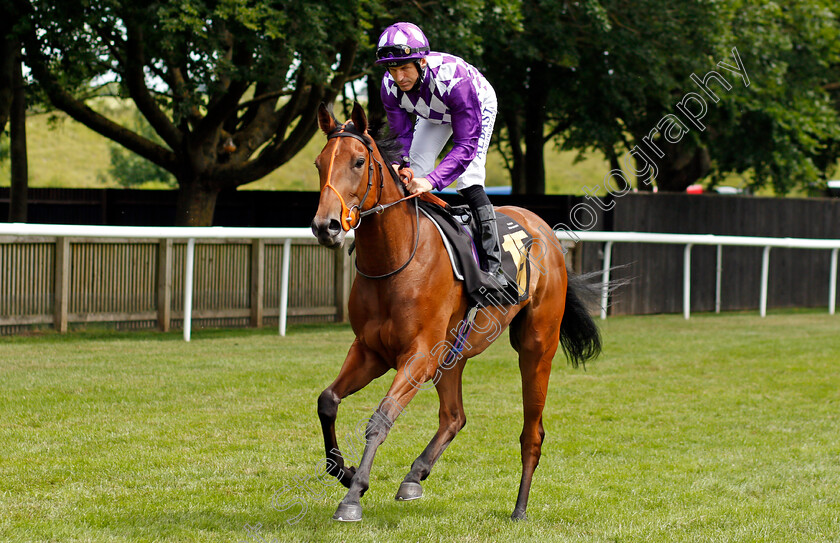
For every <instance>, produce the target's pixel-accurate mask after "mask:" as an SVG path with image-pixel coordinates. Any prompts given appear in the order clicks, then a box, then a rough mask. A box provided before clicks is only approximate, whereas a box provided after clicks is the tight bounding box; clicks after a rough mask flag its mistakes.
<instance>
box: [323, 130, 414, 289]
mask: <svg viewBox="0 0 840 543" xmlns="http://www.w3.org/2000/svg"><path fill="white" fill-rule="evenodd" d="M348 124H349V121H348V122H346V123H344V124H340V125H338V126H336V128H335V130H333V131H332V132H330V134H329V135H328V136H327V140H328V141H329V140H331V139H336V138H348V137H349V138H355V139H357V140H359V141H360V142H362V144H363V145H364V146H365V148H366V149H367V152H368V160H367V163H368V182H367V189H365V194H364V196H362V200H361V201H360V202H359V203H358V204H353V205H352V206H351V207H347V203H346V202H345V201H344V198H343V197H342V196H341V193H339V192H338V190H337V189H336V188H335V187H334V186H333V184H332V183H331V182H330V179H331V178H332V167H333V162H334V161H335V157H336V155H337V154H338V141H336V143H335V147H334V148H333V152H332V155H331V156H330V165H329V169H328V170H327V182H326V183H325V184H324V187H329V188H330V189H331V190H332V191H333V192H334V193H335V195H336V196H338V201H339V203H341V228H342V229H343V230H344V231H345V232H347V231H349V230H356V229H357V228H358V227H359V226H361V224H362V218H363V217H367V216H368V215H371V214H373V213H382V212H383V211H385V210H386V209H388V208H389V207H391V206H394V205H397V204H399V203H401V202H404V201H406V200H410V199H412V198H415V197H417V196H420V193H416V194H410V195H408V196H405V197H403V198H400V199H399V200H396V201H394V202H391V203H388V204H380V203H379V202H380V200H381V199H382V192H383V190H384V188H385V175H384V173H383V172H382V163H381V162H379V161H378V160H377V159H376V156H375V155H374V153H373V145H372V144H371V143H370V141H369V140H368V139H367V138H365V136H364V135H363V134H361V133H358V132H354V131H350V130H349V127H348ZM374 164H376V167H377V169H378V171H379V195H378V196H377V198H376V203H375V204H374V205H373V207H371V208H370V209H366V210H363V209H362V207H363V206H364V205H365V201H366V200H367V198H368V195H369V194H370V189H371V188H373V165H374ZM388 173H390V174H391V177H393V178H394V179H395V180H397V176H396V174H395V173H394V171H393V170H392V169H391V168H390V166H389V167H388ZM354 210H355V211H356V217H358V220H357V221H356V224H351V223H350V221H351V220H353V211H354ZM419 213H420V212H419V207H418V206H417V203H416V202H415V204H414V215H415V217H414V230H415V232H416V236H415V238H414V249H413V250H412V251H411V256H409V257H408V260H406V261H405V263H404V264H403V265H402V266H400V267H399V268H397V269H396V270H394V271H391V272H388V273H385V274H382V275H367V274H366V273H364V272H363V271H362V270H360V269H359V263H358V261H357V262H356V271H357V272H358V273H359V275H361V276H362V277H365V278H367V279H385V278H386V277H390V276H392V275H396V274H398V273H399V272H401V271H403V270H404V269H405V268H406V266H408V264H409V263H410V262H411V261H412V260H413V259H414V255H415V254H416V253H417V246H418V245H419V242H420V216H419Z"/></svg>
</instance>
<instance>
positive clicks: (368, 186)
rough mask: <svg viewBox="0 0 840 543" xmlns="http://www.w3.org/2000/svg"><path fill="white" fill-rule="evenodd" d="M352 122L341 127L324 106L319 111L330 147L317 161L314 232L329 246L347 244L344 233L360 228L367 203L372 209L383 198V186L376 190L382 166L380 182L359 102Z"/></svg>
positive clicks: (322, 152)
mask: <svg viewBox="0 0 840 543" xmlns="http://www.w3.org/2000/svg"><path fill="white" fill-rule="evenodd" d="M351 121H352V123H353V124H352V125H350V124H349V123H344V124H339V123H338V121H337V120H336V119H335V117H334V116H333V114H332V113H331V112H330V111H329V110H328V109H327V107H326V106H325V105H324V104H321V106H320V107H319V108H318V125H319V126H320V127H321V130H323V131H324V133H325V134H326V135H327V144H326V145H325V146H324V148H323V149H322V150H321V153H320V154H319V155H318V158H316V159H315V166H316V167H317V168H318V173H319V175H320V178H321V197H320V200H319V202H318V211H317V212H316V213H315V218H314V219H312V232H313V233H314V234H315V236H317V238H318V242H319V243H320V244H321V245H324V246H326V247H338V246H340V245H341V244H342V243H344V236H345V234H346V233H347V232H348V231H349V230H350V229H351V228H356V227H357V226H358V225H359V222H360V221H361V216H360V212H361V211H362V210H363V207H364V206H365V203H367V204H368V206H369V207H370V206H372V205H373V203H374V202H378V200H379V198H380V196H381V186H380V187H378V190H377V188H375V187H373V177H374V170H373V168H374V162H376V163H377V164H379V167H380V182H381V173H382V172H381V162H379V159H378V158H377V155H378V151H377V150H376V148H375V146H374V143H373V139H372V138H371V137H370V136H368V134H367V129H368V123H367V117H366V116H365V112H364V110H363V109H362V107H361V106H360V105H359V104H358V103H357V104H355V105H354V106H353V113H352V116H351ZM372 192H374V193H376V194H371V193H372Z"/></svg>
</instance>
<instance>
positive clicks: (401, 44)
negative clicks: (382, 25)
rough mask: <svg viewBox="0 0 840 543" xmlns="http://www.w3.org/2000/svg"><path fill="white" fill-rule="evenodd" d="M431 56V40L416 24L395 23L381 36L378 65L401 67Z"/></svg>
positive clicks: (377, 50) (377, 53) (377, 49)
mask: <svg viewBox="0 0 840 543" xmlns="http://www.w3.org/2000/svg"><path fill="white" fill-rule="evenodd" d="M428 54H429V40H428V39H426V35H425V34H423V31H422V30H420V27H418V26H417V25H415V24H412V23H394V24H392V25H391V26H389V27H388V28H386V29H385V31H384V32H382V34H381V35H380V36H379V43H377V45H376V63H377V64H384V65H386V66H399V65H400V64H405V63H406V62H410V61H412V60H413V61H415V62H416V61H418V60H420V59H421V58H423V57H425V56H426V55H428Z"/></svg>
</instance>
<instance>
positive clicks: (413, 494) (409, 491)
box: [395, 481, 423, 501]
mask: <svg viewBox="0 0 840 543" xmlns="http://www.w3.org/2000/svg"><path fill="white" fill-rule="evenodd" d="M422 497H423V487H422V486H420V483H407V482H405V481H403V482H402V483H401V484H400V489H399V490H397V496H396V498H395V499H397V500H400V501H408V500H418V499H420V498H422Z"/></svg>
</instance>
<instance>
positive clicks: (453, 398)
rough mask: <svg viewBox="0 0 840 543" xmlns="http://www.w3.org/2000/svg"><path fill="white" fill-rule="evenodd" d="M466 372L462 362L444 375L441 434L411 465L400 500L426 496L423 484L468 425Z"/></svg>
mask: <svg viewBox="0 0 840 543" xmlns="http://www.w3.org/2000/svg"><path fill="white" fill-rule="evenodd" d="M463 371H464V361H459V362H458V363H457V364H456V365H455V366H454V367H452V369H449V370H446V371H443V373H442V375H441V378H440V380H438V382H437V384H436V385H435V387H436V388H437V393H438V399H439V400H440V409H439V411H438V418H439V421H440V422H439V426H438V431H437V433H436V434H435V435H434V437H433V438H432V440H431V441H430V442H429V444H428V445H427V446H426V448H425V449H424V450H423V452H422V453H421V454H420V456H418V457H417V460H415V461H414V463H413V464H411V471H409V472H408V475H406V476H405V479H404V480H403V482H402V483H401V484H400V489H399V490H398V491H397V495H396V499H397V500H415V499H417V498H420V497H422V496H423V488H422V487H421V486H420V481H424V480H425V479H426V477H428V476H429V473H430V472H431V471H432V466H434V465H435V462H437V460H438V458H440V455H441V454H443V451H445V450H446V447H447V446H448V445H449V443H450V442H452V440H453V439H455V436H456V435H457V434H458V432H459V431H460V430H461V428H463V427H464V425H465V424H466V423H467V417H466V415H465V414H464V402H463V399H462V397H461V374H462V373H463Z"/></svg>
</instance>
